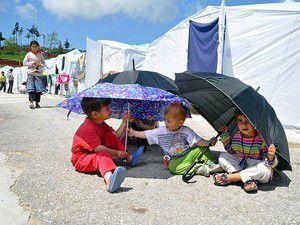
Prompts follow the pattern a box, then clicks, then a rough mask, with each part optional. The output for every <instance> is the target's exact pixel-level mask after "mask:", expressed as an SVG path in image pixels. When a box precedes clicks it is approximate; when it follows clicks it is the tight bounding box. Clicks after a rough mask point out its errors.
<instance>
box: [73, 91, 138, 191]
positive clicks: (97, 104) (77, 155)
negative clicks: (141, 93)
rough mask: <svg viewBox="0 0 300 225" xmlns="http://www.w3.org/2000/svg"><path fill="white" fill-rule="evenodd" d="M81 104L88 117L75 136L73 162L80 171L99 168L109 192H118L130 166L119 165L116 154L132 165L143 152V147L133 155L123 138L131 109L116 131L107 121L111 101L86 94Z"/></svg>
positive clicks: (92, 170) (93, 170)
mask: <svg viewBox="0 0 300 225" xmlns="http://www.w3.org/2000/svg"><path fill="white" fill-rule="evenodd" d="M81 107H82V110H83V112H84V113H85V114H86V115H87V116H88V117H87V118H86V119H85V121H84V122H83V123H82V124H81V126H80V127H79V128H78V130H77V131H76V133H75V135H74V139H73V145H72V159H71V162H72V164H73V166H74V167H75V170H76V171H79V172H98V171H99V172H100V174H101V175H102V177H103V178H104V181H105V183H106V189H107V191H108V192H115V191H116V190H117V189H119V187H120V185H121V184H122V182H123V181H124V179H125V175H126V169H125V168H123V167H117V166H116V165H115V163H114V161H113V159H112V157H118V158H120V159H125V160H126V161H127V162H128V163H129V165H130V166H135V165H136V163H137V160H138V158H139V157H140V155H141V153H142V149H138V150H137V151H135V152H133V153H132V155H131V154H129V153H128V152H126V151H125V147H124V145H123V144H122V142H121V141H120V140H119V137H121V136H122V134H123V133H124V131H125V127H126V120H127V118H128V117H129V116H130V115H129V113H128V112H127V113H126V114H125V115H124V118H123V121H122V123H121V125H120V127H119V129H117V131H114V130H113V129H112V128H111V127H110V126H108V125H107V124H106V123H105V122H104V121H105V120H107V119H109V118H110V116H111V113H112V110H111V108H110V100H107V99H100V98H86V97H84V98H83V99H82V102H81Z"/></svg>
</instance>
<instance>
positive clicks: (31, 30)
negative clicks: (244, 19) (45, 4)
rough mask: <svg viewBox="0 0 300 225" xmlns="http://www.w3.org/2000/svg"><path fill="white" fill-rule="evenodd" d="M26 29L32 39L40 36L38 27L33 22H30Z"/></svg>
mask: <svg viewBox="0 0 300 225" xmlns="http://www.w3.org/2000/svg"><path fill="white" fill-rule="evenodd" d="M27 30H28V32H29V33H30V36H31V40H32V41H34V40H36V38H37V37H39V36H41V35H40V33H39V31H38V27H37V26H35V25H34V24H32V26H31V28H29V29H28V28H27Z"/></svg>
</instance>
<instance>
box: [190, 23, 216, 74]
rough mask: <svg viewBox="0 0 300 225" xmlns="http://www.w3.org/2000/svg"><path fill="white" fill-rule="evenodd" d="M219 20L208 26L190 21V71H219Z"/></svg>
mask: <svg viewBox="0 0 300 225" xmlns="http://www.w3.org/2000/svg"><path fill="white" fill-rule="evenodd" d="M218 31H219V18H218V19H216V20H214V21H213V22H211V23H208V24H201V23H196V22H193V21H190V28H189V44H188V70H189V71H194V72H212V73H215V72H216V70H217V63H218V52H217V51H218V40H219V32H218Z"/></svg>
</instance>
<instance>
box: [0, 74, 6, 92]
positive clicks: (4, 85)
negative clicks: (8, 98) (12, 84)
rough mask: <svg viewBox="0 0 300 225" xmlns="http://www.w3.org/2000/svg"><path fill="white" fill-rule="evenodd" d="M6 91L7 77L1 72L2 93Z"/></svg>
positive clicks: (0, 84)
mask: <svg viewBox="0 0 300 225" xmlns="http://www.w3.org/2000/svg"><path fill="white" fill-rule="evenodd" d="M2 89H3V91H4V92H5V91H6V76H5V75H4V71H1V75H0V91H2Z"/></svg>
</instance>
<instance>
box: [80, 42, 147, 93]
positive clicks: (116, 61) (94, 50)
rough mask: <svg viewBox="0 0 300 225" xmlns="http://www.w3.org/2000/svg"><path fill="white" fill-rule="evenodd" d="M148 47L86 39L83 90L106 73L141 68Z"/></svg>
mask: <svg viewBox="0 0 300 225" xmlns="http://www.w3.org/2000/svg"><path fill="white" fill-rule="evenodd" d="M147 47H148V45H147V44H146V45H128V44H124V43H121V42H117V41H109V40H98V41H94V40H92V39H90V38H87V48H86V50H87V53H86V77H85V88H87V87H90V86H91V85H93V84H95V83H96V82H97V81H98V80H99V79H100V77H101V75H102V74H104V73H106V72H108V71H118V72H119V71H124V70H131V69H132V68H133V59H134V62H135V68H136V69H139V68H141V66H142V64H143V61H144V59H145V56H146V53H145V51H146V49H147Z"/></svg>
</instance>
